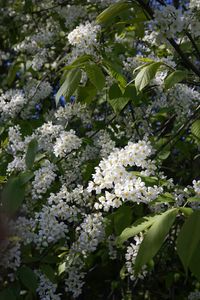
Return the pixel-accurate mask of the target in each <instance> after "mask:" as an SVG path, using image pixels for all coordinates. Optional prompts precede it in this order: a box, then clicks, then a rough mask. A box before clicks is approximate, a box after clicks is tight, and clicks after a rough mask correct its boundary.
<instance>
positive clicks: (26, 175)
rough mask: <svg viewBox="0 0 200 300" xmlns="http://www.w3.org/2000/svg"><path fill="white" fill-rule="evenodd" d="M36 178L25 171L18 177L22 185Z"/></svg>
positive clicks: (31, 173)
mask: <svg viewBox="0 0 200 300" xmlns="http://www.w3.org/2000/svg"><path fill="white" fill-rule="evenodd" d="M34 176H35V175H34V173H33V172H31V171H25V172H22V173H20V174H19V175H18V177H19V180H20V182H21V185H24V184H26V183H27V182H29V180H31V179H32V178H33V177H34Z"/></svg>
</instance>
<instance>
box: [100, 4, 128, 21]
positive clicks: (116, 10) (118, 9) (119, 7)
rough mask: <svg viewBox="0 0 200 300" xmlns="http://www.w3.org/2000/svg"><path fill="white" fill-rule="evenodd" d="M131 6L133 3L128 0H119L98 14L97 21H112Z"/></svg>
mask: <svg viewBox="0 0 200 300" xmlns="http://www.w3.org/2000/svg"><path fill="white" fill-rule="evenodd" d="M131 6H132V5H131V3H129V2H128V1H119V2H117V3H114V4H112V5H110V6H109V7H108V8H107V9H105V10H104V11H103V12H102V13H101V14H100V15H98V16H97V19H96V21H97V23H98V24H103V23H106V22H107V21H110V20H111V19H113V18H114V17H116V16H118V15H120V14H121V13H122V12H123V11H125V10H128V9H129V8H130V7H131Z"/></svg>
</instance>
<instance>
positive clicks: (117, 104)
mask: <svg viewBox="0 0 200 300" xmlns="http://www.w3.org/2000/svg"><path fill="white" fill-rule="evenodd" d="M129 101H130V98H126V97H120V98H114V99H109V100H108V102H109V103H110V105H111V106H112V108H113V110H114V112H115V113H116V114H119V113H120V112H121V111H122V110H123V109H124V107H125V106H126V105H127V103H128V102H129Z"/></svg>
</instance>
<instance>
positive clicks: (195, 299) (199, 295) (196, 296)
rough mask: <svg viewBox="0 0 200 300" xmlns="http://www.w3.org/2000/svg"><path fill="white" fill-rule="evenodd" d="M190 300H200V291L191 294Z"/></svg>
mask: <svg viewBox="0 0 200 300" xmlns="http://www.w3.org/2000/svg"><path fill="white" fill-rule="evenodd" d="M188 300H200V291H195V292H191V293H190V294H189V295H188Z"/></svg>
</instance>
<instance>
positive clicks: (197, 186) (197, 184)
mask: <svg viewBox="0 0 200 300" xmlns="http://www.w3.org/2000/svg"><path fill="white" fill-rule="evenodd" d="M192 184H193V188H194V191H195V193H196V194H197V195H199V196H200V180H197V181H196V180H193V181H192Z"/></svg>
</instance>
